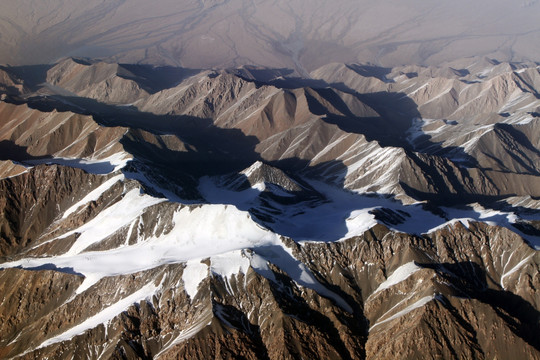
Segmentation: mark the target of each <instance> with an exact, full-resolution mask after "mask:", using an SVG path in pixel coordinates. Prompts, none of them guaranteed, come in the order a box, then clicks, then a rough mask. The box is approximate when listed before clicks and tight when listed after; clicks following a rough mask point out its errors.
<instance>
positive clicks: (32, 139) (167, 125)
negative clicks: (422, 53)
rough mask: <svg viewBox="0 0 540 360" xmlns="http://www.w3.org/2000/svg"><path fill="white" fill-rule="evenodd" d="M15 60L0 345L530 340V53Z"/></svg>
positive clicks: (413, 347)
mask: <svg viewBox="0 0 540 360" xmlns="http://www.w3.org/2000/svg"><path fill="white" fill-rule="evenodd" d="M23 70H24V69H20V68H9V67H5V68H4V69H3V71H5V72H6V76H4V77H3V78H0V80H1V79H4V80H3V81H4V82H5V85H4V87H0V91H2V93H3V94H4V95H3V97H2V101H0V154H1V158H0V257H1V258H0V259H1V260H0V278H1V279H2V281H0V288H1V291H0V298H1V300H0V332H1V333H2V334H3V336H2V337H1V338H0V357H1V358H20V359H42V358H55V359H56V358H59V359H63V358H92V359H94V358H95V359H98V358H111V359H135V358H162V359H169V358H170V359H174V358H197V359H205V358H247V359H283V358H322V359H335V358H343V359H380V358H403V359H410V358H449V359H450V358H478V359H483V358H486V359H488V358H489V359H492V358H498V359H504V358H531V359H535V358H540V343H539V340H538V338H537V336H535V334H536V333H538V330H539V329H540V294H539V291H540V290H539V289H540V255H539V252H538V249H540V213H539V211H540V210H539V209H540V208H539V206H540V203H539V201H538V196H540V182H539V181H538V176H539V171H540V147H539V145H540V143H539V140H538V139H539V137H538V134H539V132H538V127H539V125H538V124H539V123H538V120H539V116H538V107H539V106H540V100H539V96H538V90H537V89H539V86H540V72H539V68H538V65H537V64H529V63H520V64H518V63H500V64H499V63H494V62H493V61H488V60H482V61H478V59H468V60H463V61H460V62H455V63H451V64H448V65H447V66H443V67H438V68H430V67H412V66H409V67H397V68H393V69H386V68H377V67H373V66H368V65H358V64H349V65H343V64H330V65H326V66H324V67H322V68H319V69H317V70H315V71H313V72H312V73H311V75H310V76H311V77H310V78H298V77H295V76H293V75H292V74H293V73H292V72H290V71H289V72H287V71H284V70H275V69H265V68H257V67H242V68H236V69H230V70H223V71H221V70H220V71H218V70H208V71H197V72H195V71H189V70H185V69H163V68H151V67H146V66H142V65H117V64H110V63H103V62H96V61H87V60H80V59H65V60H63V61H61V62H60V63H58V64H57V65H54V66H47V67H43V68H37V69H36V68H33V71H29V70H28V69H26V70H27V71H23ZM164 71H170V76H169V77H170V78H169V79H167V78H165V77H163V74H164ZM39 79H41V80H43V79H44V81H45V82H44V83H40V82H39V81H38V80H39ZM10 81H13V82H14V83H16V84H19V87H18V88H17V91H12V89H11V88H10V86H13V85H12V84H11V83H10ZM10 84H11V85H10ZM10 89H11V90H10Z"/></svg>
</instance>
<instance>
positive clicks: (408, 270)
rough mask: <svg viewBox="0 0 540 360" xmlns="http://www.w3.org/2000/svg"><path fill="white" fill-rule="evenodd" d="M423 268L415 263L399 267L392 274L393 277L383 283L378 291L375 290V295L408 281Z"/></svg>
mask: <svg viewBox="0 0 540 360" xmlns="http://www.w3.org/2000/svg"><path fill="white" fill-rule="evenodd" d="M421 269H422V268H421V267H420V266H418V265H416V263H415V262H414V261H411V262H408V263H406V264H404V265H401V266H400V267H398V268H397V269H396V270H394V272H393V273H392V275H390V276H389V277H388V278H387V279H386V280H385V281H384V282H382V283H381V284H380V285H379V287H378V288H377V290H375V291H374V292H373V295H374V294H376V293H378V292H380V291H383V290H385V289H388V288H390V287H392V286H394V285H396V284H398V283H400V282H402V281H405V280H407V279H408V278H409V277H410V276H411V275H412V274H414V273H415V272H417V271H418V270H421Z"/></svg>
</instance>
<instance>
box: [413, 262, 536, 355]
mask: <svg viewBox="0 0 540 360" xmlns="http://www.w3.org/2000/svg"><path fill="white" fill-rule="evenodd" d="M418 265H419V266H421V267H426V268H432V269H434V270H435V271H436V272H437V274H438V275H440V276H442V277H443V278H445V279H446V280H447V281H448V282H449V283H450V284H453V285H454V287H453V289H455V291H456V292H457V293H456V294H454V295H455V296H458V297H465V298H470V299H476V300H478V301H480V302H482V303H484V304H486V305H488V306H489V307H490V308H491V309H492V310H493V311H494V312H495V313H496V314H497V316H499V317H500V318H501V319H503V320H504V321H505V323H506V324H507V325H508V328H509V329H510V330H511V331H512V332H513V333H514V334H515V335H516V336H518V337H520V338H521V339H523V340H524V341H525V342H526V343H528V344H529V345H531V346H532V347H534V348H535V349H536V350H538V351H540V339H539V338H538V336H536V332H537V330H538V324H539V323H540V312H539V311H538V310H536V309H535V308H534V306H533V305H531V303H529V302H528V301H527V300H525V299H523V298H522V297H520V296H518V295H515V294H513V293H512V292H510V291H506V290H502V289H494V288H492V287H489V286H488V277H490V275H489V274H487V273H486V271H485V270H484V268H482V267H481V266H480V265H478V264H477V263H475V262H472V261H469V262H455V263H442V264H418ZM490 282H491V283H498V281H495V280H494V279H490ZM444 305H445V306H446V307H447V308H448V309H449V310H450V311H451V312H452V314H453V315H454V316H456V317H457V318H458V320H459V322H460V323H462V324H468V321H466V320H465V319H463V318H462V317H461V315H459V314H458V311H457V309H455V308H453V307H452V305H451V304H449V303H446V302H445V303H444ZM469 326H470V325H469ZM486 335H489V333H488V334H486Z"/></svg>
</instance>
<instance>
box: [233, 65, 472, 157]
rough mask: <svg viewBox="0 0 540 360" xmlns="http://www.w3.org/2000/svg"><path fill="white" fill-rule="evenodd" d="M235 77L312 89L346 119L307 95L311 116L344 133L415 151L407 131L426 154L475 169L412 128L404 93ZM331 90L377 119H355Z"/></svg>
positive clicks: (360, 69)
mask: <svg viewBox="0 0 540 360" xmlns="http://www.w3.org/2000/svg"><path fill="white" fill-rule="evenodd" d="M347 66H348V67H349V68H350V69H352V70H353V71H355V72H357V73H358V74H359V75H361V76H364V77H375V78H377V79H379V80H381V81H384V82H391V81H390V80H388V79H387V78H386V75H387V74H389V73H390V71H391V69H389V68H383V67H377V66H370V65H347ZM238 76H240V77H242V78H243V79H244V80H246V81H251V82H254V83H256V84H257V86H262V85H271V86H275V87H277V88H281V89H298V88H303V87H308V88H311V89H313V90H314V91H316V92H317V94H318V95H319V96H320V97H321V98H322V99H324V100H325V101H328V102H329V103H330V104H332V106H334V107H335V108H336V109H338V110H340V111H341V112H342V113H343V114H345V116H336V115H335V114H332V113H330V112H328V111H327V108H326V107H325V106H324V105H322V104H320V103H319V102H318V100H316V99H315V98H314V97H312V96H310V95H309V94H307V93H306V97H307V99H308V105H309V107H310V110H311V111H312V112H313V113H314V114H317V115H321V116H324V118H323V120H325V121H326V122H328V123H331V124H334V125H337V126H338V127H339V128H340V129H342V130H343V131H346V132H351V133H356V134H361V135H364V136H365V137H366V139H367V140H368V141H377V142H378V143H379V144H380V145H381V146H382V147H389V146H391V147H400V148H404V149H406V150H408V151H417V149H416V148H415V146H414V144H412V143H411V141H410V140H409V139H408V138H407V137H408V136H409V134H410V132H412V131H414V132H415V133H416V137H417V139H421V140H422V149H427V150H428V152H427V154H428V155H435V156H441V157H446V158H449V159H450V160H453V161H455V162H456V163H457V164H459V165H463V166H466V167H475V166H476V165H477V161H476V159H474V158H473V157H471V156H470V155H468V154H467V153H465V151H464V150H463V148H461V147H455V146H450V147H443V146H442V144H441V143H439V142H432V141H431V140H430V139H431V136H430V135H428V134H425V133H422V131H421V130H419V129H416V128H414V127H413V125H414V123H413V121H414V119H421V118H422V116H421V114H420V112H419V111H418V106H417V105H416V103H415V102H414V101H413V100H412V99H411V98H409V97H408V96H407V94H405V93H400V92H389V91H381V92H372V93H360V92H358V91H356V90H355V89H352V88H350V87H348V86H347V85H345V84H344V83H327V82H326V81H324V80H321V79H304V78H294V77H280V78H277V79H267V78H264V80H263V79H252V78H247V77H243V76H242V75H241V74H238ZM334 89H335V90H338V91H341V92H344V93H347V94H350V95H353V96H355V97H356V98H358V99H359V100H360V101H361V102H363V103H364V104H366V105H368V106H369V107H370V108H372V109H373V110H375V112H376V113H377V114H379V116H376V117H358V116H355V115H354V114H352V113H351V111H350V110H349V108H348V105H347V104H345V103H344V102H343V100H342V99H341V98H340V97H339V96H338V95H337V94H336V92H335V91H334ZM424 151H426V150H424Z"/></svg>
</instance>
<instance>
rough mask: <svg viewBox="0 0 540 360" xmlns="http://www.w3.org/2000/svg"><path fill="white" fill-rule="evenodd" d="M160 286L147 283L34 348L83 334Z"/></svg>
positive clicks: (147, 297)
mask: <svg viewBox="0 0 540 360" xmlns="http://www.w3.org/2000/svg"><path fill="white" fill-rule="evenodd" d="M160 287H161V285H158V286H156V285H155V284H154V283H150V284H147V285H145V286H144V287H142V288H141V289H139V290H138V291H136V292H134V293H133V294H131V295H129V296H128V297H126V298H124V299H122V300H120V301H118V302H116V303H115V304H113V305H111V306H109V307H106V308H105V309H103V310H101V311H100V312H99V313H97V314H96V315H94V316H91V317H89V318H88V319H86V320H85V321H83V322H82V323H80V324H79V325H76V326H74V327H72V328H71V329H69V330H67V331H65V332H63V333H61V334H60V335H56V336H54V337H52V338H50V339H48V340H46V341H44V342H43V343H41V345H39V346H38V347H37V348H36V349H40V348H44V347H47V346H49V345H52V344H56V343H59V342H62V341H67V340H70V339H72V338H73V337H75V336H77V335H80V334H83V333H84V332H85V331H87V330H90V329H94V328H95V327H97V326H98V325H101V324H106V323H107V322H109V321H110V320H112V319H113V318H114V317H116V316H117V315H118V314H120V313H121V312H123V311H125V310H126V309H127V308H128V307H129V306H131V305H133V304H135V303H138V302H140V301H142V300H145V299H146V300H149V299H151V298H152V296H153V295H154V294H155V293H156V291H157V290H158V289H159V288H160Z"/></svg>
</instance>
